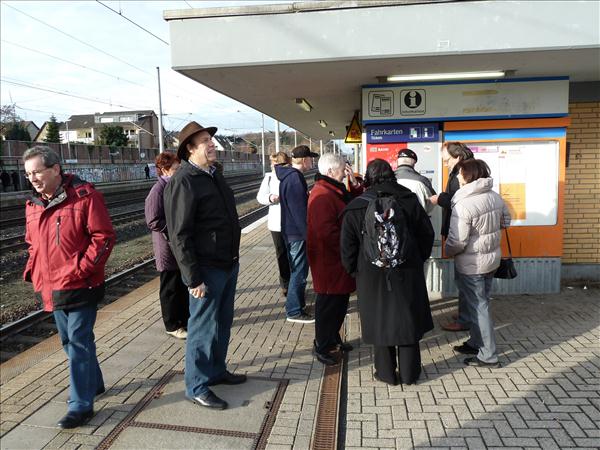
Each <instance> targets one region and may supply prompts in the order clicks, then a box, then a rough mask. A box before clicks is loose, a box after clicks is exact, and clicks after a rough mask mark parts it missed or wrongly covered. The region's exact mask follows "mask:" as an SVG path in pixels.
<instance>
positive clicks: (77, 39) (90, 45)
mask: <svg viewBox="0 0 600 450" xmlns="http://www.w3.org/2000/svg"><path fill="white" fill-rule="evenodd" d="M4 6H8V7H9V8H11V9H14V10H15V11H17V12H19V13H21V14H23V15H24V16H27V17H29V18H30V19H33V20H35V21H36V22H39V23H41V24H42V25H45V26H47V27H48V28H52V29H53V30H55V31H58V32H59V33H61V34H64V35H65V36H67V37H70V38H71V39H74V40H76V41H77V42H80V43H81V44H83V45H86V46H88V47H90V48H93V49H94V50H96V51H98V52H100V53H103V54H105V55H107V56H110V57H111V58H113V59H116V60H117V61H119V62H121V63H123V64H126V65H128V66H129V67H133V68H134V69H136V70H139V71H140V72H143V73H145V74H146V75H151V76H152V74H151V73H149V72H147V71H146V70H144V69H141V68H140V67H137V66H134V65H133V64H130V63H128V62H127V61H125V60H123V59H121V58H119V57H117V56H114V55H111V54H110V53H108V52H106V51H104V50H102V49H101V48H98V47H96V46H94V45H92V44H88V43H87V42H85V41H82V40H81V39H79V38H76V37H75V36H72V35H70V34H68V33H65V32H64V31H62V30H60V29H58V28H56V27H55V26H52V25H50V24H49V23H46V22H44V21H43V20H40V19H38V18H36V17H33V16H32V15H29V14H27V13H26V12H23V11H21V10H20V9H18V8H15V7H14V6H12V5H9V4H8V3H4Z"/></svg>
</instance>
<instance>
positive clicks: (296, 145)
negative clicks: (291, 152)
mask: <svg viewBox="0 0 600 450" xmlns="http://www.w3.org/2000/svg"><path fill="white" fill-rule="evenodd" d="M294 147H298V134H297V133H296V130H294Z"/></svg>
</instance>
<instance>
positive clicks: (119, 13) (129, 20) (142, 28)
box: [96, 0, 169, 45]
mask: <svg viewBox="0 0 600 450" xmlns="http://www.w3.org/2000/svg"><path fill="white" fill-rule="evenodd" d="M96 2H98V3H100V4H101V5H102V6H104V7H105V8H107V9H109V10H111V11H112V12H114V13H115V14H118V15H119V16H121V17H122V18H123V19H125V20H126V21H128V22H129V23H132V24H133V25H135V26H136V27H138V28H139V29H140V30H143V31H145V32H146V33H148V34H149V35H151V36H153V37H155V38H156V39H158V40H159V41H161V42H162V43H164V44H167V45H169V43H168V42H167V41H165V40H164V39H161V38H159V37H158V36H157V35H155V34H154V33H153V32H152V31H150V30H147V29H146V28H144V27H143V26H141V25H139V24H137V23H136V22H134V21H133V20H131V19H130V18H128V17H125V16H124V15H123V14H122V13H121V12H120V11H117V10H115V9H112V8H111V7H110V6H108V5H106V4H104V3H102V2H101V1H100V0H96Z"/></svg>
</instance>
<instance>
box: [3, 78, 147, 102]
mask: <svg viewBox="0 0 600 450" xmlns="http://www.w3.org/2000/svg"><path fill="white" fill-rule="evenodd" d="M1 81H2V82H3V83H9V84H12V85H15V86H22V87H26V88H30V89H37V90H39V91H44V92H52V93H54V94H59V95H64V96H66V97H73V98H78V99H81V100H87V101H90V102H95V103H103V104H105V105H110V106H118V107H120V108H128V109H133V110H144V109H146V110H150V109H152V108H140V107H135V106H127V105H119V104H117V103H113V102H111V101H110V100H109V101H106V100H104V99H98V98H93V97H85V96H83V95H78V94H73V93H71V92H63V91H58V90H55V89H52V88H48V87H40V86H35V85H33V84H29V83H27V82H23V81H22V80H17V81H11V80H8V79H6V78H2V79H1Z"/></svg>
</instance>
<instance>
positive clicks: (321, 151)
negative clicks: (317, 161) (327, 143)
mask: <svg viewBox="0 0 600 450" xmlns="http://www.w3.org/2000/svg"><path fill="white" fill-rule="evenodd" d="M319 154H320V155H322V154H323V139H319Z"/></svg>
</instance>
